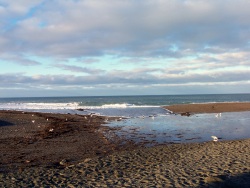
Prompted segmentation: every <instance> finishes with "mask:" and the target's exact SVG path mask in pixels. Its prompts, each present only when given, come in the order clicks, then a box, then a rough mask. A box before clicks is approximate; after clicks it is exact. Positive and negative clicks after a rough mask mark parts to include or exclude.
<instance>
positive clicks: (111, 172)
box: [0, 103, 250, 187]
mask: <svg viewBox="0 0 250 188" xmlns="http://www.w3.org/2000/svg"><path fill="white" fill-rule="evenodd" d="M165 108H167V109H169V110H171V111H173V113H185V112H189V113H222V112H233V111H234V112H238V111H250V103H213V104H212V103H208V104H190V105H177V106H175V105H174V106H167V107H165ZM229 110H230V111H229ZM114 120H115V121H122V120H121V119H120V118H118V117H113V118H110V117H109V121H114ZM106 121H107V118H106V117H105V116H95V115H75V114H50V113H34V112H22V111H0V140H1V142H0V148H1V149H0V150H1V151H0V176H1V179H0V187H46V186H49V187H249V185H250V156H249V154H250V139H244V140H232V141H218V142H213V141H209V142H205V143H192V144H164V145H157V146H154V147H145V146H144V145H143V144H139V145H138V144H135V143H133V142H131V141H130V140H123V139H121V138H118V137H116V136H114V134H113V129H114V128H110V127H108V126H105V122H106ZM104 133H105V134H104ZM107 135H108V136H107Z"/></svg>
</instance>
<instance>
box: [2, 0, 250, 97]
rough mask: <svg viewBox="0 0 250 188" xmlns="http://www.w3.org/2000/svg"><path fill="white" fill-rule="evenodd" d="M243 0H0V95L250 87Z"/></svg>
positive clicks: (249, 39)
mask: <svg viewBox="0 0 250 188" xmlns="http://www.w3.org/2000/svg"><path fill="white" fill-rule="evenodd" d="M249 18H250V1H249V0H237V1H235V0H209V1H207V0H108V1H103V0H15V1H10V0H0V33H1V34H0V97H41V96H98V95H162V94H214V93H215V94H216V93H250V19H249Z"/></svg>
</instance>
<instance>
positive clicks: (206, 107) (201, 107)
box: [164, 102, 250, 113]
mask: <svg viewBox="0 0 250 188" xmlns="http://www.w3.org/2000/svg"><path fill="white" fill-rule="evenodd" d="M164 108H166V109H168V110H170V111H172V112H174V113H186V112H189V113H222V112H242V111H250V102H244V103H242V102H232V103H204V104H178V105H170V106H164Z"/></svg>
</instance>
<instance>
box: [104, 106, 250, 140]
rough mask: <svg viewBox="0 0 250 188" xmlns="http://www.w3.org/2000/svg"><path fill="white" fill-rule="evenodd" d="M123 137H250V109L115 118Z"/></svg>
mask: <svg viewBox="0 0 250 188" xmlns="http://www.w3.org/2000/svg"><path fill="white" fill-rule="evenodd" d="M108 125H109V126H110V127H118V128H119V129H117V131H116V134H117V135H118V136H119V137H122V138H125V139H129V140H132V141H134V142H136V143H140V142H141V143H149V144H162V143H190V142H205V141H211V140H212V138H211V136H216V137H218V138H219V141H221V140H235V139H245V138H250V111H248V112H230V113H222V114H221V116H218V115H217V114H213V113H211V114H194V115H192V116H189V117H186V116H180V115H174V114H169V115H157V116H151V117H148V116H147V117H144V116H143V117H133V118H128V119H124V120H122V121H113V122H111V123H110V124H108Z"/></svg>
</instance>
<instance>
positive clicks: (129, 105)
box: [0, 94, 250, 117]
mask: <svg viewBox="0 0 250 188" xmlns="http://www.w3.org/2000/svg"><path fill="white" fill-rule="evenodd" d="M247 101H248V102H249V101H250V94H214V95H212V94H211V95H151V96H84V97H31V98H30V97H29V98H0V109H5V110H24V111H38V112H53V113H55V112H56V113H77V114H88V113H97V114H99V115H107V116H129V117H131V116H135V111H138V113H139V114H140V115H145V116H146V115H150V114H148V113H149V111H152V109H153V110H156V108H159V107H161V106H167V105H173V104H190V103H213V102H247ZM77 109H84V111H79V110H77ZM130 111H131V112H130ZM139 111H141V112H139ZM161 112H162V111H161V110H160V112H159V113H161ZM143 113H145V114H143ZM153 113H156V112H153Z"/></svg>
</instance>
